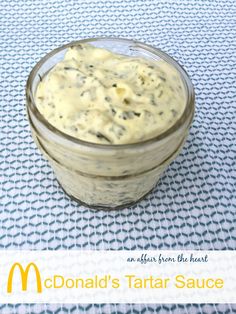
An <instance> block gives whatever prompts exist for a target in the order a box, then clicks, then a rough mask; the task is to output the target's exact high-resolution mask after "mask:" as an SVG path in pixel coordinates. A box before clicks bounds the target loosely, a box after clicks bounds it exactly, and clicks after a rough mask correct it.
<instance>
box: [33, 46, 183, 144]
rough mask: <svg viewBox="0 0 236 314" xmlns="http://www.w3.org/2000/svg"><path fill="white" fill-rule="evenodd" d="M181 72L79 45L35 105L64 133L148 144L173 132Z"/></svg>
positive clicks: (41, 88)
mask: <svg viewBox="0 0 236 314" xmlns="http://www.w3.org/2000/svg"><path fill="white" fill-rule="evenodd" d="M185 103H186V99H185V91H184V87H183V84H182V81H181V79H180V77H179V75H178V73H177V72H176V71H175V70H174V69H173V68H172V67H171V66H170V65H168V64H167V63H166V62H164V61H158V62H157V61H155V62H154V61H153V62H152V61H150V60H147V59H145V58H142V57H130V56H125V55H120V54H116V53H113V52H111V51H108V50H106V49H101V48H96V47H94V46H92V45H89V44H80V45H77V46H72V47H71V48H69V49H68V50H67V52H66V54H65V57H64V60H62V61H60V62H58V63H57V64H56V65H55V66H54V67H53V68H52V69H51V70H50V71H49V72H48V74H47V75H45V76H44V77H43V78H42V79H41V81H40V83H39V84H38V88H37V90H36V105H37V107H38V109H39V111H40V112H41V114H42V115H43V116H44V117H45V119H46V120H47V121H48V122H49V123H50V124H52V125H53V126H54V127H56V128H57V129H59V130H60V131H62V132H64V133H66V134H69V135H71V136H73V137H76V138H78V139H81V140H84V141H87V142H91V143H100V144H127V143H136V142H140V141H144V140H146V139H150V138H152V137H155V136H157V135H159V134H161V133H163V132H164V131H166V130H167V129H169V128H170V127H171V126H172V125H173V124H174V123H175V122H176V121H177V120H178V119H179V118H180V117H181V115H182V113H183V111H184V109H185Z"/></svg>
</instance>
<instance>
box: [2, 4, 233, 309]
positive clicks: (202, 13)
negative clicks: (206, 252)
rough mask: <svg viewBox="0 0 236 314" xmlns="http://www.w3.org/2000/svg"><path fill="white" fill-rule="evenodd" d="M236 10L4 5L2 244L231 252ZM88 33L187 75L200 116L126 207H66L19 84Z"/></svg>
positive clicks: (190, 6)
mask: <svg viewBox="0 0 236 314" xmlns="http://www.w3.org/2000/svg"><path fill="white" fill-rule="evenodd" d="M235 25H236V4H235V1H234V0H228V1H226V0H221V1H214V0H213V1H210V0H209V1H205V0H201V1H197V0H196V1H188V0H183V1H181V2H180V1H167V0H161V1H159V0H158V1H157V0H154V1H152V0H130V1H128V0H127V1H122V0H116V1H115V0H108V1H104V0H100V1H96V0H89V1H88V0H81V1H73V0H64V1H56V0H35V1H33V0H11V1H8V0H1V2H0V127H1V133H0V134H1V135H0V136H1V139H0V171H1V172H0V178H1V181H0V248H1V249H37V250H41V249H50V250H54V249H94V250H99V249H108V250H111V249H113V250H114V249H120V250H121V249H210V250H212V249H218V250H219V249H233V250H235V249H236V228H235V223H236V214H235V209H236V208H235V194H236V193H235V177H236V173H235V151H236V148H235V146H236V145H235V135H236V132H235V130H236V128H235V122H236V121H235V116H236V110H235V107H236V54H235V50H236V27H235ZM96 36H119V37H126V38H132V39H138V40H140V41H144V42H146V43H149V44H152V45H155V46H156V47H159V48H161V49H162V50H164V51H165V52H167V53H169V54H170V55H171V56H173V57H174V58H175V59H177V60H178V61H179V62H180V64H182V65H184V67H185V69H186V70H187V72H188V73H189V75H190V76H191V78H192V81H193V83H194V85H195V89H196V115H195V120H194V123H193V126H192V128H191V131H190V135H189V138H188V141H187V143H186V144H185V147H184V150H183V152H182V153H181V155H180V156H179V157H178V158H177V159H176V161H175V162H173V163H172V164H171V166H170V167H169V168H168V170H167V171H166V172H165V174H164V175H163V177H162V179H161V181H160V183H159V184H158V185H157V187H156V189H155V190H154V192H153V193H152V194H151V195H149V196H148V197H147V198H146V199H145V200H143V201H142V202H140V203H139V204H138V205H136V206H134V207H133V208H129V209H126V210H123V211H116V212H114V211H113V212H107V213H106V212H94V211H91V210H88V209H87V208H85V207H83V206H79V205H78V204H76V203H75V202H74V201H72V200H70V199H69V198H68V197H67V196H66V195H65V194H64V193H63V192H62V190H61V189H60V187H59V186H58V184H57V182H56V180H55V178H54V175H53V173H52V170H51V168H50V167H49V165H48V164H47V162H46V161H45V160H44V159H43V158H42V156H41V154H40V153H39V151H38V149H36V146H35V144H34V143H33V140H32V138H31V134H30V130H29V126H28V122H27V119H26V113H25V94H24V87H25V83H26V79H27V76H28V74H29V72H30V70H31V68H32V67H33V66H34V65H35V63H36V62H37V61H38V60H39V59H40V58H41V57H42V56H44V55H45V54H46V53H47V52H49V51H50V50H52V49H53V48H55V47H58V46H60V45H62V44H64V43H67V42H70V41H72V40H77V39H81V38H86V37H96ZM0 312H1V313H44V312H45V313H78V312H81V313H114V314H116V313H117V314H118V313H127V314H128V313H156V312H161V313H169V312H171V313H191V314H192V313H193V314H194V313H233V312H234V313H235V312H236V306H233V305H231V306H230V305H227V306H226V305H64V306H58V305H28V306H27V305H17V306H11V305H9V306H6V305H0Z"/></svg>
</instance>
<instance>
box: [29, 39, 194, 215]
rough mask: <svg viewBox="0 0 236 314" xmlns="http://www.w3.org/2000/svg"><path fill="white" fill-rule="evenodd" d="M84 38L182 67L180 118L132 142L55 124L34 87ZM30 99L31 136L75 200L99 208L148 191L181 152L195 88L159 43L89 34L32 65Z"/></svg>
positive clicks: (115, 206) (127, 201)
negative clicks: (96, 139)
mask: <svg viewBox="0 0 236 314" xmlns="http://www.w3.org/2000/svg"><path fill="white" fill-rule="evenodd" d="M83 43H89V44H91V45H94V46H96V47H99V48H105V49H108V50H110V51H112V52H115V53H120V54H124V55H127V56H138V57H145V58H147V59H150V60H152V62H153V61H157V62H158V61H164V62H166V63H168V65H170V66H171V67H173V69H175V71H176V72H178V75H179V77H180V79H181V81H182V83H183V86H184V91H185V94H186V97H185V99H186V105H185V109H184V112H183V114H182V116H181V117H180V119H179V120H177V121H176V123H175V124H174V125H173V126H171V127H170V128H169V129H167V130H166V131H165V132H163V133H162V134H160V135H158V136H156V137H154V138H151V139H148V140H144V141H142V142H138V143H132V144H119V145H106V144H97V143H96V144H95V143H90V142H86V141H83V140H80V139H78V138H74V137H72V136H70V135H68V134H65V133H63V132H61V131H60V130H58V129H56V128H55V127H54V126H53V125H51V124H50V123H49V122H48V121H47V120H46V119H45V118H44V117H43V115H42V114H41V113H40V112H39V110H38V109H37V106H36V103H35V92H36V89H37V86H38V84H39V82H40V81H41V80H42V78H43V77H44V76H45V75H46V74H47V73H48V72H49V71H50V70H51V69H52V68H53V67H54V66H55V65H56V64H57V63H58V62H60V61H61V60H63V58H64V55H65V53H66V51H67V49H68V48H69V47H71V46H75V45H79V44H83ZM26 99H27V113H28V119H29V123H30V127H31V131H32V136H33V139H34V141H35V143H36V145H37V146H38V148H39V149H40V151H41V152H42V154H43V155H44V156H45V158H46V159H47V160H48V161H49V163H50V165H51V167H52V169H53V171H54V173H55V176H56V178H57V180H58V182H59V184H60V186H61V187H62V188H63V190H64V191H65V192H66V193H67V194H68V195H69V196H70V197H72V198H73V199H75V200H76V201H78V202H80V203H82V204H84V205H87V206H89V207H92V208H95V209H105V210H110V209H118V208H124V207H127V206H130V205H132V204H134V203H136V202H137V201H139V200H140V199H142V198H143V197H144V196H145V195H146V194H147V193H149V192H150V191H151V190H152V189H153V187H154V186H155V185H156V184H157V182H158V180H159V178H160V176H161V175H162V173H163V172H164V171H165V169H166V168H167V167H168V165H169V164H170V163H171V162H172V161H173V160H174V159H175V158H176V156H177V155H178V154H179V153H180V151H181V149H182V147H183V145H184V143H185V140H186V138H187V135H188V131H189V128H190V125H191V122H192V119H193V116H194V88H193V85H192V83H191V81H190V79H189V77H188V75H187V73H186V72H185V71H184V69H183V68H182V67H181V66H180V65H179V64H178V63H177V62H176V61H175V60H173V59H172V58H171V57H170V56H168V55H167V54H166V53H164V52H162V51H160V50H159V49H156V48H154V47H151V46H149V45H146V44H143V43H140V42H137V41H132V40H127V39H115V38H95V39H85V40H80V41H75V42H72V43H69V44H67V45H64V46H62V47H60V48H57V49H55V50H53V51H52V52H50V53H49V54H47V55H46V56H45V57H44V58H42V59H41V60H40V61H39V62H38V63H37V64H36V66H35V67H34V68H33V70H32V71H31V73H30V75H29V78H28V81H27V86H26Z"/></svg>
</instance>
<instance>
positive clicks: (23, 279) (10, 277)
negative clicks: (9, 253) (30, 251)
mask: <svg viewBox="0 0 236 314" xmlns="http://www.w3.org/2000/svg"><path fill="white" fill-rule="evenodd" d="M16 267H18V268H19V270H20V275H21V282H22V290H23V291H26V290H27V283H28V275H29V270H30V268H33V270H34V272H35V276H36V283H37V292H38V293H42V282H41V276H40V272H39V269H38V267H37V266H36V265H35V264H34V263H29V264H28V265H27V267H26V268H25V270H24V268H23V267H22V265H21V264H20V263H15V264H13V265H12V267H11V269H10V272H9V275H8V281H7V292H8V293H11V292H12V281H13V275H14V271H15V269H16Z"/></svg>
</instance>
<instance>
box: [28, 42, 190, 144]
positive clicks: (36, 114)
mask: <svg viewBox="0 0 236 314" xmlns="http://www.w3.org/2000/svg"><path fill="white" fill-rule="evenodd" d="M104 40H106V41H111V42H112V41H115V42H117V41H118V42H125V43H127V44H132V45H134V48H141V49H143V50H146V51H148V52H150V53H152V54H154V55H156V56H158V57H161V58H162V59H163V60H164V61H166V62H167V63H168V64H170V65H171V66H173V67H174V68H175V70H177V72H178V74H179V75H180V77H181V79H182V81H183V83H184V85H185V88H186V96H187V97H186V104H185V109H184V111H183V113H182V115H181V117H180V118H179V119H178V120H177V121H176V122H175V123H174V124H173V125H172V126H171V127H170V128H168V129H167V130H166V131H164V132H163V133H161V134H158V135H157V136H155V137H152V138H149V139H146V140H143V141H139V142H134V143H126V144H99V143H93V142H87V141H84V140H82V139H79V138H76V137H73V136H71V135H69V134H66V133H64V132H62V131H60V130H59V129H57V128H56V127H54V126H53V125H52V124H50V123H49V122H48V121H47V120H46V118H45V117H44V116H43V115H42V114H41V113H40V111H39V110H38V108H37V106H36V104H35V101H34V95H33V91H32V83H33V80H34V78H35V77H36V75H37V74H38V70H39V69H40V67H41V66H42V65H43V64H44V63H45V62H46V61H47V60H49V59H50V58H52V57H53V56H54V55H55V54H57V53H58V52H60V51H62V50H64V49H66V48H69V47H71V46H75V45H79V44H83V43H92V42H98V41H104ZM194 102H195V92H194V86H193V84H192V82H191V80H190V78H189V76H188V74H187V72H186V71H185V70H184V68H183V67H182V66H181V65H180V64H179V63H178V62H177V61H176V60H175V59H174V58H172V57H170V56H169V55H168V54H167V53H165V52H163V51H162V50H161V49H159V48H155V47H153V46H151V45H148V44H145V43H142V42H140V41H137V40H131V39H125V38H120V37H96V38H86V39H82V40H77V41H72V42H70V43H68V44H65V45H62V46H60V47H58V48H56V49H53V50H52V51H51V52H49V53H47V54H46V55H45V56H44V57H43V58H41V59H40V61H39V62H38V63H37V64H36V65H35V66H34V67H33V69H32V70H31V72H30V74H29V76H28V79H27V83H26V106H27V112H28V114H29V110H30V112H32V114H33V115H34V117H35V118H36V119H37V121H38V122H39V123H40V124H41V125H42V126H43V127H45V128H46V129H47V131H48V132H50V133H53V135H54V136H56V137H57V138H58V140H64V141H67V142H68V143H73V144H75V145H76V144H78V145H80V146H81V145H82V146H84V147H91V148H94V149H106V150H111V149H132V148H139V147H142V146H145V145H149V144H152V143H155V142H159V141H161V140H163V139H164V138H167V137H168V136H170V135H171V134H173V133H174V132H175V131H177V130H178V129H179V128H180V127H181V126H182V125H183V124H184V123H185V121H186V119H188V118H190V122H189V124H190V123H191V121H192V119H193V115H194Z"/></svg>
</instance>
